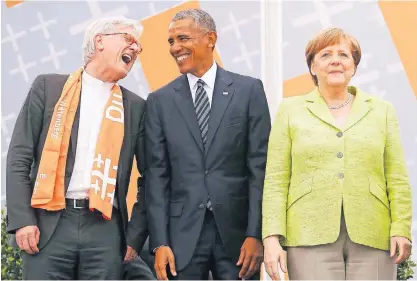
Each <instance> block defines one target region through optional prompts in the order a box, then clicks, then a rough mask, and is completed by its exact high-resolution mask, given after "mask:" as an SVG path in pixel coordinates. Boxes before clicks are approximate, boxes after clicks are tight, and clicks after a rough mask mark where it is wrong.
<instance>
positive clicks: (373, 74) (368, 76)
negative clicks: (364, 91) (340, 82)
mask: <svg viewBox="0 0 417 281" xmlns="http://www.w3.org/2000/svg"><path fill="white" fill-rule="evenodd" d="M378 79H379V71H378V70H373V71H370V72H368V73H365V74H361V75H358V76H355V77H353V78H352V80H354V82H352V85H353V84H354V85H357V86H362V85H364V84H367V83H371V82H374V81H376V80H378Z"/></svg>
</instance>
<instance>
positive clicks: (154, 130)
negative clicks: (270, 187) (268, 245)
mask: <svg viewBox="0 0 417 281" xmlns="http://www.w3.org/2000/svg"><path fill="white" fill-rule="evenodd" d="M216 40H217V33H216V26H215V23H214V21H213V19H212V18H211V16H210V15H209V14H207V13H206V12H204V11H202V10H197V9H191V10H186V11H182V12H179V13H178V14H177V15H176V16H175V17H174V19H173V20H172V22H171V23H170V25H169V37H168V42H169V44H170V52H171V55H172V56H173V58H174V59H175V61H176V63H177V64H178V67H179V70H180V72H181V73H182V74H183V75H181V76H180V77H178V78H177V79H175V80H174V81H172V82H171V83H169V84H168V85H166V86H164V87H163V88H161V89H159V90H157V91H156V92H154V93H151V94H150V95H149V97H148V100H147V106H146V114H145V115H146V118H145V130H146V136H145V139H146V160H147V173H146V175H145V179H146V209H147V214H148V222H149V232H150V249H151V250H152V251H153V252H154V253H155V270H156V273H157V277H158V279H165V280H166V279H167V278H168V277H171V278H178V279H207V278H208V274H209V271H211V272H212V274H213V278H214V279H238V278H244V279H248V278H250V277H251V276H252V275H253V274H254V273H255V272H256V271H257V270H258V269H259V266H260V263H261V260H262V242H261V201H262V190H263V181H264V174H265V165H266V152H267V145H268V137H269V132H270V126H271V125H270V115H269V110H268V105H267V100H266V97H265V92H264V89H263V85H262V82H261V81H260V80H259V79H255V78H251V77H247V76H242V75H239V74H236V73H232V72H228V71H226V70H224V69H222V68H220V67H219V66H217V64H216V63H215V62H214V58H213V50H214V48H215V44H216ZM168 264H169V268H167V265H168ZM167 270H168V274H167ZM169 275H172V276H169Z"/></svg>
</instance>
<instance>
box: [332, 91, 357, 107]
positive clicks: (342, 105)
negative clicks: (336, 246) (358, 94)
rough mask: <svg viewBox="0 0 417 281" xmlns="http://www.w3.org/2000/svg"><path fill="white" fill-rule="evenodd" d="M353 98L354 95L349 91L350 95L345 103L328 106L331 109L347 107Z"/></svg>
mask: <svg viewBox="0 0 417 281" xmlns="http://www.w3.org/2000/svg"><path fill="white" fill-rule="evenodd" d="M352 99H353V95H352V94H351V93H349V97H348V99H347V100H346V101H345V102H344V103H342V104H339V105H331V106H328V108H329V109H340V108H342V107H345V106H346V105H348V104H349V103H350V102H351V101H352Z"/></svg>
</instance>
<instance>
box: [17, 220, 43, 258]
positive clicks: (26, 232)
mask: <svg viewBox="0 0 417 281" xmlns="http://www.w3.org/2000/svg"><path fill="white" fill-rule="evenodd" d="M40 236H41V233H40V232H39V228H38V227H37V226H36V225H28V226H25V227H22V228H20V229H19V230H17V231H16V243H17V245H18V246H19V248H20V250H22V251H25V252H26V253H28V254H29V255H33V254H35V253H39V249H38V243H39V238H40Z"/></svg>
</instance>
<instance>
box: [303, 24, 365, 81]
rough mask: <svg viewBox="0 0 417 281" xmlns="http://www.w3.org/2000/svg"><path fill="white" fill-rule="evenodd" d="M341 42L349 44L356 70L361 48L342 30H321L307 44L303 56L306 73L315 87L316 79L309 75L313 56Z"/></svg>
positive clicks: (353, 38) (354, 39)
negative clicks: (306, 66) (304, 57)
mask: <svg viewBox="0 0 417 281" xmlns="http://www.w3.org/2000/svg"><path fill="white" fill-rule="evenodd" d="M343 40H346V41H347V42H348V43H350V48H351V52H352V57H353V61H354V63H355V68H356V67H357V66H358V64H359V62H360V61H361V56H362V51H361V47H360V45H359V42H358V41H357V40H356V38H355V37H353V36H352V35H350V34H348V33H346V32H345V31H343V29H341V28H334V27H333V28H328V29H325V30H322V31H321V32H319V33H318V34H317V35H316V36H314V37H313V38H312V39H311V40H310V41H309V42H308V44H307V47H306V52H305V56H306V61H307V65H308V71H309V72H310V75H311V78H312V79H313V81H314V84H315V85H316V86H318V81H317V77H316V76H315V75H313V74H312V73H311V63H312V61H313V59H314V56H315V55H316V54H317V53H318V52H320V51H321V50H323V49H324V48H326V47H327V46H332V45H335V44H340V42H341V41H343Z"/></svg>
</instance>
